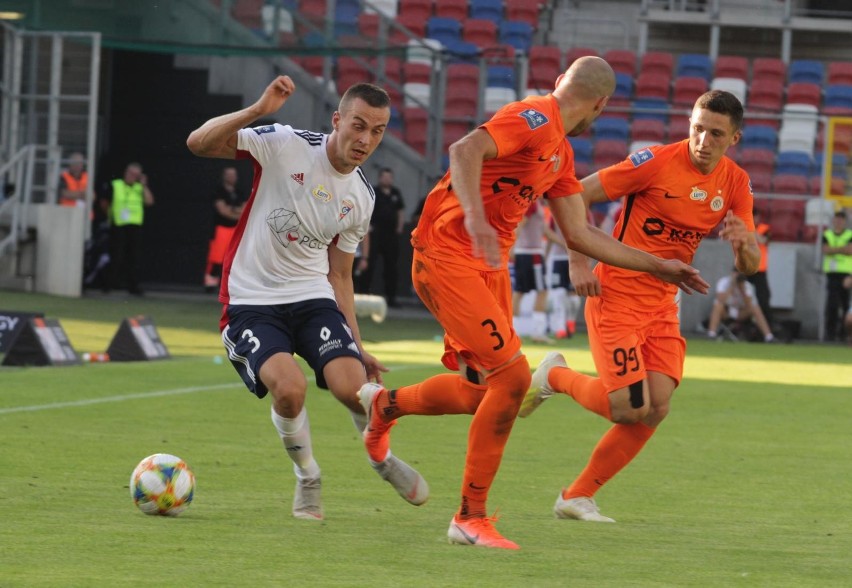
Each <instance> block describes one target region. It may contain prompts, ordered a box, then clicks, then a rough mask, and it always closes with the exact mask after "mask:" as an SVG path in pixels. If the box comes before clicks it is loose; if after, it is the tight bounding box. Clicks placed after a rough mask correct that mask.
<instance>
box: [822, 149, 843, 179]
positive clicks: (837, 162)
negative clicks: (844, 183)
mask: <svg viewBox="0 0 852 588" xmlns="http://www.w3.org/2000/svg"><path fill="white" fill-rule="evenodd" d="M822 160H823V154H822V153H817V154H816V156H814V168H813V175H817V176H822V172H823V169H822ZM831 175H832V177H835V178H843V179H844V180H845V179H846V178H848V176H849V157H848V156H847V155H845V154H843V153H835V154H834V155H832V156H831Z"/></svg>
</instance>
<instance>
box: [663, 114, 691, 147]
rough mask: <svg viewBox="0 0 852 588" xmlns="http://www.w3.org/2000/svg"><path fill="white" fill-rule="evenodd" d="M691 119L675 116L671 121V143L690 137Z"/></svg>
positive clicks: (669, 138) (669, 137)
mask: <svg viewBox="0 0 852 588" xmlns="http://www.w3.org/2000/svg"><path fill="white" fill-rule="evenodd" d="M689 124H690V123H689V117H687V116H673V117H672V119H671V120H670V121H669V136H668V140H669V141H671V142H674V141H681V140H683V139H686V138H687V137H689Z"/></svg>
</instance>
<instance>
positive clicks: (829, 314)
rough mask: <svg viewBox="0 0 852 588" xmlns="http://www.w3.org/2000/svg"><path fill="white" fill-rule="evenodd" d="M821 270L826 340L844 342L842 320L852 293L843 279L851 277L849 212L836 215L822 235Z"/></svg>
mask: <svg viewBox="0 0 852 588" xmlns="http://www.w3.org/2000/svg"><path fill="white" fill-rule="evenodd" d="M822 255H823V258H822V271H823V272H824V273H825V278H826V284H825V288H826V296H825V340H826V341H835V340H840V341H842V340H843V320H844V317H845V316H846V314H847V313H848V312H849V290H846V289H845V288H844V287H843V280H844V279H845V278H846V276H848V275H849V274H852V229H850V228H849V227H847V226H846V213H845V212H843V211H842V210H841V211H839V212H836V213H835V214H834V218H833V219H832V220H831V228H830V229H826V230H825V232H824V233H823V235H822Z"/></svg>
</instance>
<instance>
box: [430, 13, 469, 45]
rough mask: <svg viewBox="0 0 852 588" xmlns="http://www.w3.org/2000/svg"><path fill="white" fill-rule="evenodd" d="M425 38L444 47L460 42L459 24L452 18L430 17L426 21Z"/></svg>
mask: <svg viewBox="0 0 852 588" xmlns="http://www.w3.org/2000/svg"><path fill="white" fill-rule="evenodd" d="M426 36H427V37H429V38H430V39H435V40H437V41H440V42H441V43H442V44H444V45H449V44H450V43H451V42H453V41H461V23H460V22H459V21H457V20H454V19H452V18H442V17H440V16H432V17H430V18H429V20H427V21H426Z"/></svg>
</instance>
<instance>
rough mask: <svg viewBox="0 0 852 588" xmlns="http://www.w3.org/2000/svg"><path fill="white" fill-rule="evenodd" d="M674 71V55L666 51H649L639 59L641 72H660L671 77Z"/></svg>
mask: <svg viewBox="0 0 852 588" xmlns="http://www.w3.org/2000/svg"><path fill="white" fill-rule="evenodd" d="M673 72H674V55H672V54H671V53H668V52H666V51H648V52H647V53H645V54H644V55H642V58H641V59H640V61H639V74H640V75H641V74H643V73H659V74H663V75H665V76H668V77H669V78H671V77H672V73H673Z"/></svg>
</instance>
